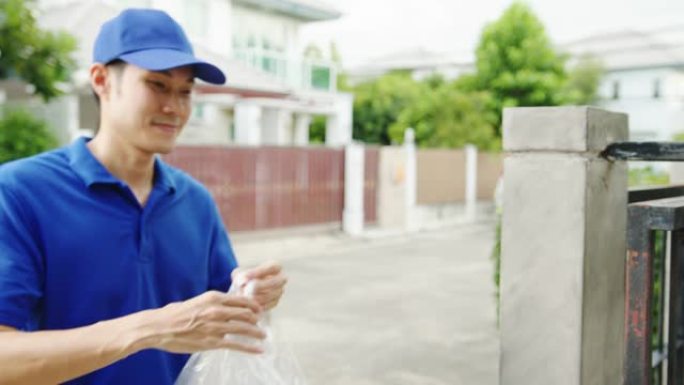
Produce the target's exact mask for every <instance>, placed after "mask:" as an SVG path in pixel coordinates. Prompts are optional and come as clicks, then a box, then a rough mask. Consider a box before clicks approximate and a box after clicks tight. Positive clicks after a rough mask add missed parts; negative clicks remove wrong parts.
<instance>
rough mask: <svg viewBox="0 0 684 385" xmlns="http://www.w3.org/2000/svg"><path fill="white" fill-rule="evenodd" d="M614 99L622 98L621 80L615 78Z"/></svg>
mask: <svg viewBox="0 0 684 385" xmlns="http://www.w3.org/2000/svg"><path fill="white" fill-rule="evenodd" d="M613 99H615V100H617V99H620V81H619V80H613Z"/></svg>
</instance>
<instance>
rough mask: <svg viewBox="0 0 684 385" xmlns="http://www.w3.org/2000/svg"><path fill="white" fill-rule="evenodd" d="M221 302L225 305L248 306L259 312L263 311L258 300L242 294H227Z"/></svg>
mask: <svg viewBox="0 0 684 385" xmlns="http://www.w3.org/2000/svg"><path fill="white" fill-rule="evenodd" d="M220 302H221V304H223V305H225V306H231V307H243V308H247V309H250V310H251V311H253V312H254V313H257V314H258V313H260V312H261V311H262V309H261V306H260V305H259V303H258V302H256V301H255V300H253V299H251V298H247V297H245V296H241V295H229V294H225V297H223V298H221V301H220Z"/></svg>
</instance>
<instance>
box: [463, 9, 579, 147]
mask: <svg viewBox="0 0 684 385" xmlns="http://www.w3.org/2000/svg"><path fill="white" fill-rule="evenodd" d="M565 61H566V60H565V57H564V56H562V55H559V54H558V53H557V52H556V51H555V50H554V49H553V46H552V45H551V42H550V41H549V39H548V37H547V35H546V32H545V30H544V26H543V25H542V23H541V21H540V20H539V19H538V18H537V17H536V16H535V15H534V13H533V12H532V10H531V9H530V8H529V7H528V6H527V5H525V4H523V3H521V2H515V3H513V4H512V5H511V6H510V7H509V8H508V9H507V10H506V11H505V12H504V13H503V15H502V16H501V18H499V19H498V20H497V21H495V22H493V23H491V24H489V25H487V26H486V27H485V29H484V31H483V33H482V36H481V39H480V42H479V45H478V47H477V51H476V65H475V66H476V72H475V74H474V75H473V76H471V77H466V78H464V79H462V80H461V81H460V82H459V83H460V85H461V86H465V87H469V88H470V89H474V90H481V91H489V92H490V93H491V94H492V99H491V102H492V103H491V105H490V108H491V109H492V111H493V112H494V113H495V114H496V116H497V124H496V129H497V135H499V136H500V131H499V126H500V122H501V113H502V109H503V108H504V107H515V106H555V105H560V104H563V103H564V102H565V100H564V98H565V94H564V92H562V90H563V88H564V87H565V82H566V80H567V74H566V72H565Z"/></svg>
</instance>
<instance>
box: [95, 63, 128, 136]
mask: <svg viewBox="0 0 684 385" xmlns="http://www.w3.org/2000/svg"><path fill="white" fill-rule="evenodd" d="M105 67H107V68H109V69H110V70H111V71H112V72H113V73H114V74H115V75H116V76H117V77H120V76H121V74H122V73H123V70H124V68H125V67H126V62H125V61H123V60H121V59H114V60H112V61H110V62H109V63H107V64H105ZM91 91H92V93H93V97H94V98H95V104H97V107H98V109H99V108H100V96H99V95H98V94H97V92H95V90H93V89H91ZM98 131H100V114H98V115H97V126H95V132H94V133H93V137H95V135H97V133H98Z"/></svg>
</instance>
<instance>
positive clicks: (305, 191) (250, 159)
mask: <svg viewBox="0 0 684 385" xmlns="http://www.w3.org/2000/svg"><path fill="white" fill-rule="evenodd" d="M376 152H377V150H376ZM375 157H376V159H377V154H376V155H375ZM371 158H372V155H371ZM164 160H165V161H167V162H168V163H169V164H171V165H174V166H176V167H178V168H180V169H183V170H185V171H186V172H188V173H189V174H190V175H192V176H193V177H195V178H196V179H197V180H199V181H200V182H201V183H202V184H204V185H205V186H207V188H208V189H209V191H210V192H211V193H212V195H213V196H214V199H215V200H216V203H217V205H218V207H219V210H220V211H221V215H222V216H223V220H224V223H225V224H226V226H227V227H228V229H229V230H231V231H245V230H260V229H270V228H277V227H288V226H302V225H311V224H323V223H331V222H341V221H342V210H343V205H344V150H342V149H331V148H320V147H296V148H291V147H210V146H181V147H177V148H176V149H175V150H174V151H173V153H172V154H170V155H167V156H165V157H164ZM375 173H376V175H377V160H376V171H375ZM366 174H367V175H368V174H369V172H368V171H367V172H366ZM373 202H374V199H373ZM367 207H368V206H367ZM373 208H374V203H373ZM366 212H367V214H366V216H367V218H368V219H372V220H374V217H375V215H374V214H375V213H374V209H373V214H372V215H369V214H368V213H369V211H368V209H367V211H366Z"/></svg>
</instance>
